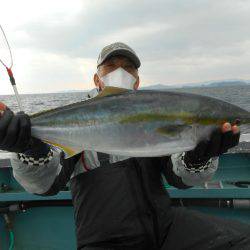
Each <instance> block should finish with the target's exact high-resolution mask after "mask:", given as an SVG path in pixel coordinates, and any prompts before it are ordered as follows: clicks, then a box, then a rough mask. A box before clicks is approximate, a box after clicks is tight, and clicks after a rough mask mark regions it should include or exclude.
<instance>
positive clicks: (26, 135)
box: [0, 108, 31, 153]
mask: <svg viewBox="0 0 250 250" xmlns="http://www.w3.org/2000/svg"><path fill="white" fill-rule="evenodd" d="M30 141H31V129H30V118H29V116H28V115H27V114H25V113H23V112H19V113H17V114H14V113H13V112H12V111H11V110H10V109H9V108H7V109H6V110H5V111H4V113H3V114H2V115H1V116H0V149H1V150H6V151H10V152H17V153H20V152H24V151H25V150H26V149H28V148H29V144H30Z"/></svg>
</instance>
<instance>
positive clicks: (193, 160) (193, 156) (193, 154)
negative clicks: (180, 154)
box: [184, 122, 240, 165]
mask: <svg viewBox="0 0 250 250" xmlns="http://www.w3.org/2000/svg"><path fill="white" fill-rule="evenodd" d="M239 138H240V129H239V127H238V126H237V125H231V124H230V123H228V122H226V123H224V124H223V125H222V128H220V129H216V130H214V131H213V133H212V134H211V136H210V138H209V139H208V140H203V141H201V142H199V143H198V145H197V146H196V147H195V149H193V150H191V151H188V152H186V154H185V156H184V161H185V163H186V164H187V165H188V164H191V165H192V164H199V163H200V164H206V162H207V161H208V160H209V159H210V158H211V157H216V156H219V155H221V154H224V153H225V152H227V150H228V149H230V148H232V147H235V146H236V145H238V143H239Z"/></svg>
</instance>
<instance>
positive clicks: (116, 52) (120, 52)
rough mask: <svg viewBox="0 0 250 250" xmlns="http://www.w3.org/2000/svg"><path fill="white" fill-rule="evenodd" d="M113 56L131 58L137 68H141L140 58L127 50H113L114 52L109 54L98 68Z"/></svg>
mask: <svg viewBox="0 0 250 250" xmlns="http://www.w3.org/2000/svg"><path fill="white" fill-rule="evenodd" d="M111 56H125V57H127V58H129V59H130V60H131V61H132V62H133V63H134V65H135V67H136V68H139V67H140V66H141V62H140V59H139V58H138V56H136V55H135V54H133V53H132V52H131V51H129V50H126V49H117V50H113V51H112V52H110V53H109V54H107V55H106V56H105V57H104V58H103V59H102V61H101V62H100V63H99V64H98V65H97V67H98V66H100V65H101V64H102V63H103V62H104V61H105V60H107V59H108V58H110V57H111Z"/></svg>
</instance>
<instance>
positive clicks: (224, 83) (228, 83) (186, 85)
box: [140, 79, 250, 90]
mask: <svg viewBox="0 0 250 250" xmlns="http://www.w3.org/2000/svg"><path fill="white" fill-rule="evenodd" d="M247 85H249V86H250V80H237V79H235V80H221V81H209V82H200V83H183V84H181V85H174V84H172V85H164V84H154V85H150V86H146V87H142V88H140V89H158V90H164V89H173V88H202V87H206V88H208V87H211V88H215V87H227V86H247Z"/></svg>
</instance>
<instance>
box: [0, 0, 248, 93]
mask: <svg viewBox="0 0 250 250" xmlns="http://www.w3.org/2000/svg"><path fill="white" fill-rule="evenodd" d="M0 24H1V25H2V26H3V28H4V29H5V32H6V34H7V36H8V40H9V43H10V45H11V46H12V52H13V57H14V67H13V71H14V73H15V77H16V81H17V85H18V89H19V92H20V93H41V92H56V91H63V90H70V89H91V88H93V86H94V85H93V80H92V78H93V74H94V72H95V70H96V60H97V57H98V54H99V52H100V50H101V49H102V47H104V46H105V45H107V44H109V43H112V42H115V41H122V42H125V43H127V44H128V45H129V46H131V47H132V48H133V49H134V50H135V51H136V52H137V54H138V56H139V57H140V59H141V62H142V66H141V68H140V71H139V72H140V77H141V85H142V86H146V85H151V84H159V83H160V84H168V85H170V84H171V85H178V84H182V83H191V82H203V81H209V80H221V79H239V78H240V79H250V32H249V30H250V28H249V24H250V1H247V0H245V1H243V0H242V1H240V0H235V1H230V0H220V1H218V0H214V1H213V0H207V1H205V0H204V1H202V0H186V1H176V0H172V1H168V0H162V1H160V0H151V1H146V0H144V1H140V0H137V1H135V0H122V1H120V0H107V1H106V0H74V1H69V0H42V1H39V0H36V1H34V0H22V1H19V0H8V1H1V5H0ZM0 58H1V59H2V60H4V61H5V62H8V61H9V55H8V51H7V47H6V45H5V44H4V40H3V36H2V34H0ZM8 93H12V89H11V86H10V84H9V82H8V77H7V76H6V73H5V70H4V68H3V67H0V94H8Z"/></svg>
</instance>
